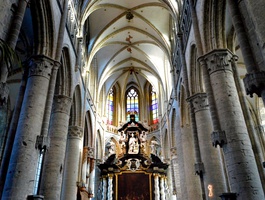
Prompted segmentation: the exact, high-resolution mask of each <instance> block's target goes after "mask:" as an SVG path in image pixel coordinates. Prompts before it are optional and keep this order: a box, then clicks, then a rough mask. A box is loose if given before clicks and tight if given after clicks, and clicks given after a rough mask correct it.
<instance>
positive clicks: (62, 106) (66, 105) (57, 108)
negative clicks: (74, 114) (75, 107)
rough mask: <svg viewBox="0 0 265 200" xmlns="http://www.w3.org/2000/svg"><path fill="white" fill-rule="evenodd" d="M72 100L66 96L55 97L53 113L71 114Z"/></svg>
mask: <svg viewBox="0 0 265 200" xmlns="http://www.w3.org/2000/svg"><path fill="white" fill-rule="evenodd" d="M71 103H72V98H70V97H68V96H65V95H55V96H54V99H53V107H52V112H53V113H55V112H61V113H65V114H68V115H69V113H70V108H71Z"/></svg>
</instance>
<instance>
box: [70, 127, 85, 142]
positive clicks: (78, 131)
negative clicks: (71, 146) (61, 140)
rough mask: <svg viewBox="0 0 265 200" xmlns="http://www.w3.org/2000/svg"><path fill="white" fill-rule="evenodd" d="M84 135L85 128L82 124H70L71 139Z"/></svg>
mask: <svg viewBox="0 0 265 200" xmlns="http://www.w3.org/2000/svg"><path fill="white" fill-rule="evenodd" d="M82 137H83V128H82V127H80V126H69V128H68V138H69V139H80V138H82Z"/></svg>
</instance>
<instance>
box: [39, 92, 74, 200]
mask: <svg viewBox="0 0 265 200" xmlns="http://www.w3.org/2000/svg"><path fill="white" fill-rule="evenodd" d="M71 102H72V100H71V98H69V97H67V96H64V95H57V96H55V97H54V102H53V110H52V116H51V122H50V123H51V124H50V129H49V137H50V147H49V150H48V151H47V152H46V153H45V157H44V159H45V160H44V167H43V171H42V178H41V187H40V194H42V195H43V196H44V197H45V199H50V200H52V199H54V200H57V199H60V194H61V187H62V178H63V171H64V159H65V149H66V141H67V132H68V123H69V114H70V108H71Z"/></svg>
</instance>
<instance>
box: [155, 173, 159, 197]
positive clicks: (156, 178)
mask: <svg viewBox="0 0 265 200" xmlns="http://www.w3.org/2000/svg"><path fill="white" fill-rule="evenodd" d="M154 188H155V191H154V193H155V200H160V190H159V174H157V173H155V174H154Z"/></svg>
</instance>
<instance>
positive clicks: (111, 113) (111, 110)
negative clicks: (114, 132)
mask: <svg viewBox="0 0 265 200" xmlns="http://www.w3.org/2000/svg"><path fill="white" fill-rule="evenodd" d="M113 116H114V91H113V89H111V90H110V92H109V94H108V99H107V124H110V125H113Z"/></svg>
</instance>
